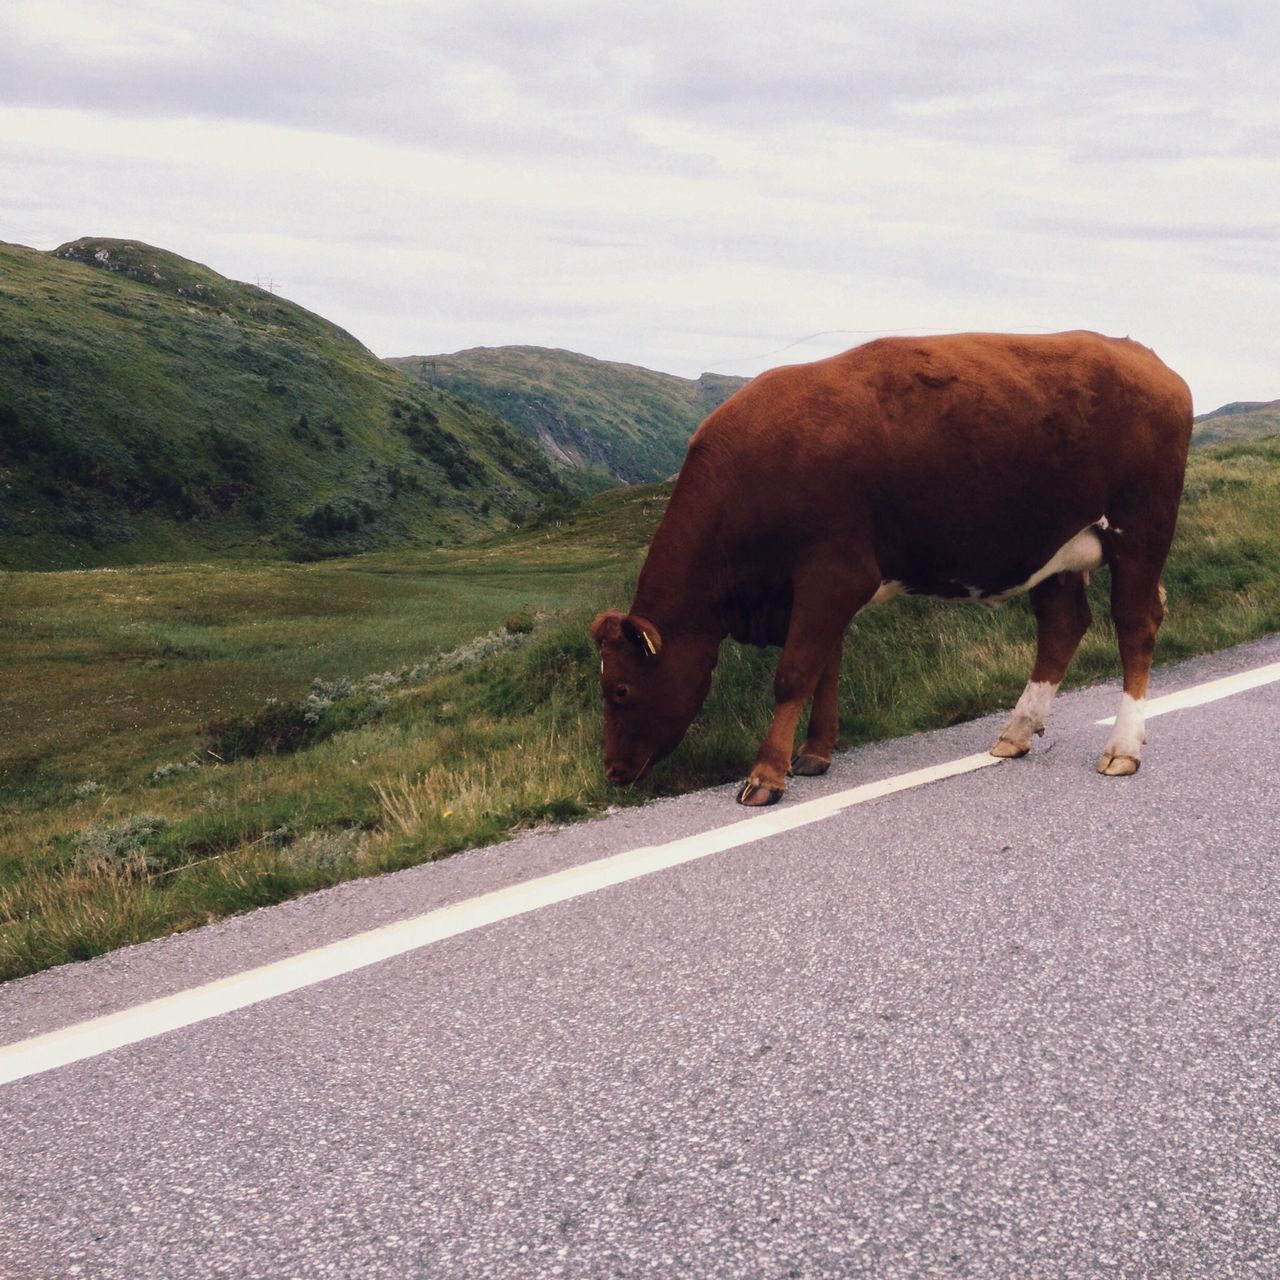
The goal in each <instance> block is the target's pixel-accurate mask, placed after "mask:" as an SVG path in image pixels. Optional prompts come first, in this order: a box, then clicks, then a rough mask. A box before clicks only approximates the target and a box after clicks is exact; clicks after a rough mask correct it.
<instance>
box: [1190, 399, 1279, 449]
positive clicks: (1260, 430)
mask: <svg viewBox="0 0 1280 1280" xmlns="http://www.w3.org/2000/svg"><path fill="white" fill-rule="evenodd" d="M1277 431H1280V400H1270V401H1263V400H1237V401H1235V402H1234V403H1232V404H1224V405H1223V406H1222V408H1220V409H1214V410H1213V412H1212V413H1202V414H1200V416H1199V417H1197V418H1196V421H1195V426H1194V427H1193V428H1192V432H1191V443H1192V444H1193V445H1203V444H1229V443H1236V442H1239V441H1244V440H1253V439H1256V438H1257V437H1258V436H1265V435H1272V434H1274V433H1275V432H1277Z"/></svg>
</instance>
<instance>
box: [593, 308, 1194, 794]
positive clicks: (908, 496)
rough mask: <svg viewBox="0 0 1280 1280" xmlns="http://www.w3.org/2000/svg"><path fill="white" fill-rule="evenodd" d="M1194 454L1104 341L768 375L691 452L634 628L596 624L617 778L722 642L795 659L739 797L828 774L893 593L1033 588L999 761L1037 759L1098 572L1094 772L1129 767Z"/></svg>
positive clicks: (1176, 405) (1186, 414) (895, 345)
mask: <svg viewBox="0 0 1280 1280" xmlns="http://www.w3.org/2000/svg"><path fill="white" fill-rule="evenodd" d="M1190 437H1191V395H1190V392H1189V391H1188V390H1187V386H1186V383H1184V382H1183V381H1182V379H1181V378H1180V377H1178V375H1177V374H1175V373H1173V372H1172V371H1171V370H1170V369H1169V368H1167V367H1166V366H1165V365H1164V364H1163V363H1161V361H1160V360H1159V359H1158V358H1157V357H1156V356H1155V355H1154V354H1153V353H1152V352H1151V351H1149V350H1148V349H1147V348H1146V347H1143V346H1140V345H1139V344H1138V343H1136V342H1131V341H1130V340H1129V339H1127V338H1124V339H1120V338H1105V337H1102V336H1100V335H1099V334H1096V333H1086V332H1076V333H1061V334H1054V335H1048V336H1043V337H1040V336H1037V337H1018V336H1012V335H1003V334H957V335H953V336H950V337H942V338H884V339H881V340H879V341H876V342H870V343H867V344H866V345H865V346H861V347H857V348H855V349H854V350H852V351H847V352H845V353H844V354H843V355H839V356H834V357H832V358H831V359H829V360H819V361H816V362H815V363H813V364H806V365H793V366H788V367H784V368H781V369H774V370H772V371H771V372H769V373H765V374H762V375H761V376H760V377H758V378H756V379H755V380H754V381H752V382H751V383H749V384H748V385H747V386H746V387H744V388H743V389H742V390H741V391H740V392H738V394H737V395H735V396H734V397H733V398H732V399H730V400H728V401H727V402H726V403H725V404H724V405H722V406H721V407H720V408H719V409H717V410H716V411H715V412H714V413H713V414H712V415H711V416H710V417H709V418H708V419H707V420H706V421H705V422H704V423H703V424H702V426H701V427H700V428H699V429H698V431H697V433H696V434H695V435H694V437H693V440H692V441H691V442H690V444H689V452H688V455H687V456H686V458H685V461H684V466H683V467H682V468H681V471H680V475H679V478H678V480H677V482H676V487H675V491H674V493H673V494H672V496H671V502H670V505H669V507H668V509H667V513H666V516H665V517H664V518H663V521H662V523H661V525H660V526H659V527H658V530H657V532H656V533H655V534H654V537H653V543H652V545H651V546H650V548H649V555H648V558H647V559H646V561H645V565H644V569H643V570H642V572H641V574H640V581H639V586H638V588H637V590H636V596H635V601H634V603H633V604H632V606H631V612H630V613H629V614H622V613H619V612H617V611H616V610H615V611H611V612H609V613H604V614H601V615H600V616H599V617H598V618H597V619H596V620H595V623H594V624H593V626H592V634H593V635H594V637H595V640H596V643H597V644H598V646H599V648H600V654H601V664H600V683H601V688H602V690H603V692H604V701H605V713H604V757H605V772H606V775H607V776H608V778H609V780H610V781H611V782H616V783H626V782H632V781H634V780H635V779H637V778H640V777H643V776H644V774H645V773H647V772H648V770H649V769H650V768H651V767H652V766H653V765H654V764H655V763H656V762H657V761H659V760H661V759H662V758H663V757H664V756H666V755H667V754H668V753H669V752H671V751H672V750H674V748H675V747H676V745H677V744H678V743H679V741H680V739H681V738H682V737H683V736H684V733H685V730H686V729H687V728H688V727H689V724H690V723H691V721H692V720H693V717H694V716H695V715H696V714H697V711H698V708H699V707H700V706H701V705H702V702H703V699H704V698H705V697H706V695H707V690H708V688H709V687H710V684H711V672H712V669H713V668H714V667H715V664H716V658H717V655H718V652H719V648H720V642H721V640H723V639H724V637H725V636H726V635H731V636H733V637H734V638H735V639H737V640H740V641H744V642H747V643H751V644H757V645H781V646H782V653H781V656H780V658H779V661H778V668H777V674H776V676H775V678H774V693H775V697H776V700H777V706H776V709H775V713H774V718H773V723H772V725H771V726H770V729H769V732H768V734H767V735H766V737H765V739H764V741H763V742H762V743H761V745H760V751H759V754H758V755H757V757H756V762H755V765H754V767H753V768H752V770H751V774H750V776H749V777H748V778H747V780H746V782H745V783H744V784H743V787H742V790H741V791H740V792H739V795H738V800H739V801H740V803H742V804H747V805H762V804H771V803H773V801H775V800H777V799H778V798H779V797H780V796H781V795H782V793H783V790H784V789H785V787H786V777H787V773H788V765H790V772H791V773H793V774H819V773H824V772H826V770H827V768H828V766H829V765H830V763H831V755H832V751H833V750H834V748H835V744H836V731H837V724H838V715H837V706H836V693H837V684H838V679H839V672H840V654H841V646H842V639H843V636H844V631H845V628H846V627H847V626H848V624H849V620H850V619H851V618H852V617H853V615H854V614H855V613H857V612H858V610H859V609H861V608H863V607H864V606H865V605H867V604H870V603H872V602H874V601H877V600H882V599H887V598H888V597H890V596H892V595H896V594H898V593H900V592H906V593H909V594H913V595H928V596H940V597H945V598H959V599H974V600H979V601H984V602H986V603H988V604H998V603H1000V602H1001V601H1003V600H1005V599H1007V598H1008V597H1010V596H1013V595H1016V594H1018V593H1020V592H1024V591H1028V592H1030V594H1031V606H1032V609H1033V610H1034V611H1035V616H1036V623H1037V647H1036V660H1035V666H1034V667H1033V669H1032V672H1031V679H1030V681H1029V683H1028V684H1027V687H1026V690H1025V691H1024V692H1023V695H1022V697H1021V698H1020V699H1019V701H1018V705H1017V706H1016V707H1015V708H1014V711H1013V715H1012V716H1011V718H1010V720H1009V722H1008V724H1006V725H1005V727H1004V729H1003V730H1002V731H1001V733H1000V737H999V739H998V740H997V741H996V743H995V745H994V746H993V747H992V748H991V750H992V753H993V754H995V755H998V756H1020V755H1024V754H1025V753H1026V752H1027V750H1028V749H1029V748H1030V744H1031V737H1032V735H1033V734H1040V733H1043V732H1044V727H1045V720H1046V717H1047V715H1048V711H1049V704H1050V702H1051V700H1052V698H1053V695H1054V692H1055V691H1056V690H1057V688H1058V685H1059V684H1060V683H1061V681H1062V678H1063V676H1064V674H1065V673H1066V670H1067V665H1068V663H1069V662H1070V661H1071V658H1072V656H1073V654H1074V653H1075V650H1076V647H1077V645H1078V644H1079V643H1080V638H1081V636H1082V635H1083V634H1084V632H1085V629H1086V628H1087V627H1088V625H1089V621H1090V614H1089V606H1088V604H1087V602H1086V600H1085V590H1084V588H1085V581H1086V578H1087V575H1088V572H1089V570H1090V569H1093V568H1096V567H1098V566H1099V565H1101V564H1106V565H1108V566H1109V567H1110V569H1111V615H1112V617H1113V618H1114V620H1115V626H1116V636H1117V639H1118V640H1119V644H1120V656H1121V659H1122V661H1123V664H1124V693H1123V695H1122V696H1121V702H1120V712H1119V715H1118V716H1117V718H1116V723H1115V728H1114V729H1113V730H1112V732H1111V736H1110V738H1109V740H1108V741H1107V745H1106V747H1105V748H1104V750H1103V754H1102V757H1101V759H1100V760H1099V762H1098V771H1099V772H1100V773H1106V774H1127V773H1133V772H1134V771H1135V770H1136V769H1137V768H1138V763H1139V759H1140V756H1141V751H1142V744H1143V742H1144V741H1145V733H1144V731H1143V705H1144V698H1145V695H1146V690H1147V677H1148V673H1149V671H1150V668H1151V657H1152V652H1153V649H1154V647H1155V638H1156V631H1157V629H1158V627H1159V626H1160V621H1161V618H1162V617H1163V608H1162V604H1161V590H1160V572H1161V569H1162V567H1163V565H1164V561H1165V557H1166V555H1167V554H1168V551H1169V544H1170V542H1171V540H1172V538H1173V527H1174V521H1175V519H1176V517H1177V511H1178V500H1179V497H1180V495H1181V492H1182V477H1183V470H1184V468H1185V466H1186V460H1187V447H1188V444H1189V442H1190ZM810 697H812V698H813V710H812V714H811V716H810V720H809V729H808V734H807V736H806V738H805V741H804V744H803V745H802V746H801V748H800V751H799V753H798V754H797V755H796V756H795V758H794V759H792V754H791V753H792V749H793V747H794V742H795V731H796V727H797V725H798V723H799V719H800V714H801V711H802V710H803V708H804V704H805V702H806V701H807V700H808V699H809V698H810Z"/></svg>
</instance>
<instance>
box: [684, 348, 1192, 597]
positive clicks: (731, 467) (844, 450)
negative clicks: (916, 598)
mask: <svg viewBox="0 0 1280 1280" xmlns="http://www.w3.org/2000/svg"><path fill="white" fill-rule="evenodd" d="M1190 433H1191V397H1190V392H1189V391H1188V389H1187V387H1186V384H1185V383H1184V382H1183V381H1182V379H1181V378H1180V377H1178V375H1177V374H1175V373H1173V372H1172V371H1171V370H1170V369H1169V368H1168V367H1167V366H1165V365H1164V364H1163V363H1162V362H1161V361H1160V360H1159V359H1158V358H1157V357H1156V356H1155V355H1154V354H1153V353H1152V352H1151V351H1149V350H1148V349H1147V348H1145V347H1143V346H1141V345H1140V344H1138V343H1136V342H1132V341H1130V340H1128V339H1116V338H1106V337H1102V336H1100V335H1098V334H1094V333H1088V332H1083V331H1082V332H1073V333H1064V334H1054V335H1043V336H1041V335H1035V336H1014V335H1000V334H957V335H952V336H948V337H941V338H907V339H900V338H891V339H882V340H879V341H876V342H872V343H868V344H866V345H864V346H862V347H857V348H855V349H854V350H852V351H849V352H845V353H844V354H843V355H839V356H835V357H832V358H830V359H828V360H821V361H816V362H814V363H812V364H807V365H796V366H787V367H784V368H781V369H776V370H772V371H770V372H769V373H766V374H762V375H761V376H760V377H759V378H756V379H755V380H753V382H751V383H750V384H748V386H747V387H746V388H744V389H743V390H742V391H741V392H739V393H738V394H737V395H736V396H734V397H733V398H732V399H731V400H729V401H728V402H727V403H726V404H725V405H724V406H722V407H721V408H720V409H719V410H717V412H716V413H715V414H713V415H712V416H711V417H710V418H709V419H708V420H707V422H706V423H704V424H703V426H702V427H701V428H700V429H699V432H698V434H697V435H696V436H695V438H694V441H693V443H692V444H691V446H690V454H689V460H688V462H687V463H686V467H687V468H688V469H690V470H691V471H694V472H700V473H701V474H702V483H701V488H702V489H703V490H704V491H707V490H708V489H709V492H710V494H711V497H712V500H713V501H717V502H720V503H721V504H722V505H723V514H722V529H723V532H722V536H726V537H730V536H731V537H735V538H737V539H739V540H742V541H744V542H754V543H757V544H761V545H765V544H767V545H771V546H773V547H775V548H777V550H778V552H779V558H780V559H782V560H786V559H788V558H790V554H792V553H794V552H796V551H799V550H800V549H802V548H805V547H811V546H812V545H813V543H815V542H825V543H826V544H828V545H829V546H830V547H831V549H832V552H833V554H839V553H840V551H841V548H842V547H844V548H846V549H847V550H848V551H849V552H850V553H851V552H852V551H853V550H854V549H855V548H856V549H861V548H862V547H864V546H866V545H868V544H870V545H871V546H873V547H874V550H875V554H876V557H877V559H878V561H879V563H880V565H881V568H882V570H883V572H884V576H885V577H886V578H895V579H901V580H906V581H912V580H916V579H919V580H922V581H923V580H925V579H931V578H936V579H937V580H938V581H951V580H952V579H954V580H957V581H960V580H963V581H965V582H969V583H978V584H979V585H981V586H982V588H983V589H984V590H990V591H993V592H994V591H998V590H1001V589H1003V588H1004V587H1007V586H1011V585H1014V584H1015V583H1016V582H1020V581H1023V580H1024V579H1025V577H1026V574H1027V570H1028V569H1029V568H1034V567H1035V566H1038V565H1040V564H1043V563H1045V562H1046V561H1047V560H1048V559H1049V557H1050V556H1051V555H1052V554H1053V553H1054V551H1056V550H1057V549H1058V548H1059V547H1060V546H1061V545H1062V544H1063V543H1064V542H1065V541H1066V540H1067V539H1069V538H1070V537H1071V536H1072V535H1074V534H1075V533H1077V532H1078V531H1079V530H1081V529H1082V528H1084V527H1086V526H1087V525H1089V524H1090V523H1092V522H1094V521H1097V520H1099V519H1112V520H1113V521H1114V517H1113V516H1112V515H1111V512H1112V509H1114V508H1117V506H1118V507H1120V508H1124V509H1125V510H1132V509H1133V508H1134V506H1135V504H1137V505H1142V504H1145V505H1146V506H1148V507H1150V508H1152V509H1156V510H1159V511H1163V512H1164V513H1165V515H1166V516H1167V517H1168V519H1166V520H1164V521H1163V522H1162V523H1169V521H1171V519H1172V512H1173V511H1175V510H1176V506H1177V502H1178V498H1179V495H1180V492H1181V486H1182V475H1183V471H1184V468H1185V464H1186V454H1187V447H1188V444H1189V440H1190ZM708 481H709V482H710V483H709V486H708ZM695 483H696V482H695Z"/></svg>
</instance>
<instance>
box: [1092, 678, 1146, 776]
mask: <svg viewBox="0 0 1280 1280" xmlns="http://www.w3.org/2000/svg"><path fill="white" fill-rule="evenodd" d="M1146 705H1147V700H1146V699H1145V698H1135V697H1133V696H1132V695H1130V694H1128V693H1122V694H1121V695H1120V710H1119V711H1118V712H1116V720H1115V726H1114V728H1113V729H1112V730H1111V737H1110V738H1109V739H1108V740H1107V745H1106V746H1105V747H1104V748H1103V750H1102V759H1101V760H1099V761H1098V772H1099V773H1106V774H1110V775H1112V776H1120V775H1123V774H1128V773H1136V772H1137V770H1138V764H1139V762H1140V761H1141V759H1142V744H1143V743H1144V742H1146V740H1147V732H1146Z"/></svg>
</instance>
